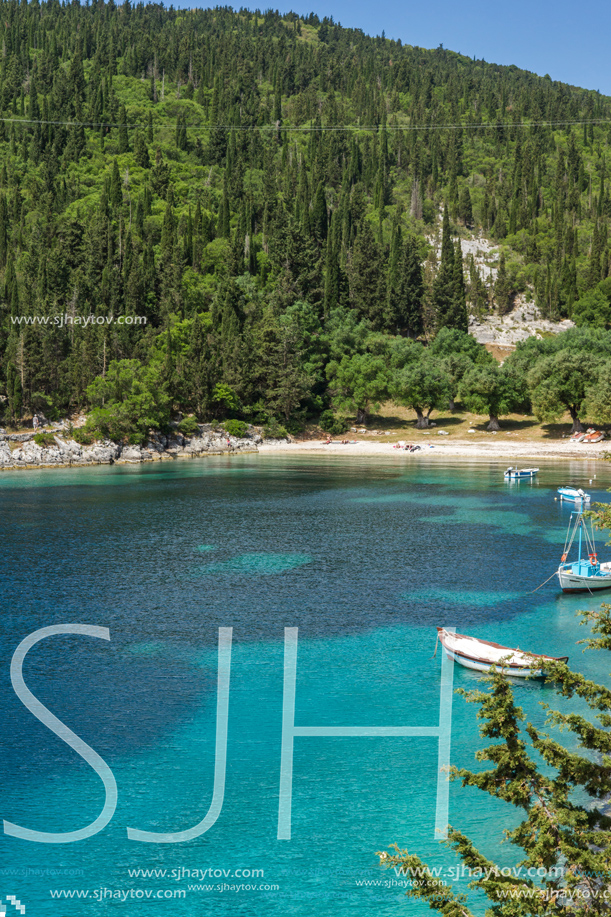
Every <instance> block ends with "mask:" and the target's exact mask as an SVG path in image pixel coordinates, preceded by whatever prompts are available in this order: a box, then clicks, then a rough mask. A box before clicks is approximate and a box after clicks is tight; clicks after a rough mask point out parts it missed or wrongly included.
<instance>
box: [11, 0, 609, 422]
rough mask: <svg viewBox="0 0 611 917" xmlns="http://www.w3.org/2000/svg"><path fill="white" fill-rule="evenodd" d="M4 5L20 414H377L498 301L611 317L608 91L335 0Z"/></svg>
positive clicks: (549, 312) (14, 390) (285, 418)
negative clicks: (368, 24)
mask: <svg viewBox="0 0 611 917" xmlns="http://www.w3.org/2000/svg"><path fill="white" fill-rule="evenodd" d="M0 10H1V14H2V15H1V16H0V34H1V37H2V58H1V76H0V80H1V84H0V106H1V113H0V114H1V118H2V120H0V394H2V393H4V398H3V399H2V402H1V403H0V420H1V419H2V412H4V422H5V423H10V422H13V423H15V422H17V420H18V419H19V418H20V417H22V416H24V415H29V414H31V413H32V411H33V410H39V411H43V412H44V413H45V414H46V415H47V416H49V417H52V416H54V415H57V414H58V413H60V412H66V411H68V410H74V409H76V408H83V407H85V408H90V407H94V408H96V409H97V411H98V415H97V421H96V422H97V423H98V428H99V429H100V430H102V431H105V432H106V433H108V430H109V426H108V423H106V425H105V420H104V417H105V416H106V420H108V412H109V410H111V407H109V405H112V404H115V405H119V404H121V403H122V402H123V401H125V398H126V394H129V396H130V397H131V398H132V400H133V405H132V407H133V406H134V405H135V410H136V413H137V414H138V416H139V417H140V418H142V422H149V421H150V422H151V423H162V422H164V420H167V418H168V417H169V416H170V413H171V411H172V410H177V409H180V410H182V411H184V412H193V413H195V414H196V415H197V417H198V418H199V419H202V420H203V419H210V418H213V417H226V416H231V417H236V418H243V419H246V420H251V421H256V422H261V423H268V424H270V423H271V424H272V426H273V424H275V423H278V422H281V423H283V424H288V426H289V427H291V425H292V426H296V425H298V424H299V422H301V421H303V419H305V418H306V417H308V416H316V415H318V414H319V413H320V412H321V411H323V410H325V409H328V408H329V407H330V406H331V407H339V408H342V407H343V408H345V409H346V410H353V411H354V412H356V411H357V409H358V410H359V411H360V419H361V420H362V418H363V416H364V413H365V410H366V408H367V405H368V404H369V403H370V402H374V401H375V400H376V399H378V398H381V397H385V396H387V395H388V393H389V392H390V393H391V394H392V385H393V384H394V383H393V379H389V378H388V368H389V367H390V366H391V365H392V366H393V367H394V369H395V370H396V373H397V374H399V373H400V372H404V373H405V372H407V369H406V367H408V365H411V364H412V363H413V362H414V360H415V356H416V355H417V358H418V360H420V359H421V358H422V355H423V353H424V352H425V351H424V348H422V347H421V346H420V345H416V344H413V341H412V340H411V339H417V338H421V339H423V340H427V341H429V342H431V341H433V340H434V339H435V336H436V335H438V333H439V331H440V330H441V329H450V331H451V332H453V331H456V332H461V331H462V332H464V331H466V328H467V320H468V311H469V310H470V311H475V312H477V313H479V314H482V313H485V312H486V311H487V310H488V309H490V308H491V307H492V305H493V300H494V305H495V307H498V308H499V309H500V310H501V311H506V310H509V309H510V308H511V303H512V297H513V296H514V295H515V293H517V292H521V293H524V294H525V295H526V297H527V298H528V297H529V296H532V297H534V298H535V299H536V302H537V304H538V305H539V307H540V308H541V309H542V311H543V312H544V314H545V315H546V316H547V317H550V318H557V317H563V316H564V317H566V316H568V317H573V318H574V319H575V320H576V322H577V323H578V324H580V323H581V324H590V325H594V326H600V327H603V328H604V327H609V326H611V279H609V278H608V275H609V231H608V230H609V221H610V218H611V194H610V184H611V180H610V176H609V164H608V160H609V145H610V143H611V100H610V99H609V98H607V97H603V96H601V95H599V94H598V93H596V92H592V91H586V90H583V89H577V88H575V87H571V86H567V85H565V84H561V83H557V82H553V81H552V80H551V79H550V78H549V77H543V78H541V77H538V76H535V75H533V74H532V73H528V72H525V71H521V70H518V69H517V68H515V67H499V66H495V65H492V64H487V63H485V62H483V61H472V60H470V59H468V58H465V57H462V56H460V55H458V54H455V53H452V52H450V51H447V50H444V49H443V48H439V49H437V50H435V51H425V50H422V49H419V48H413V47H410V46H407V45H403V46H402V45H401V43H400V42H394V41H390V40H388V39H386V38H385V37H383V36H382V37H379V38H369V37H367V36H365V35H363V34H362V33H361V32H360V31H355V30H350V29H345V28H341V27H340V26H338V25H336V24H334V23H333V22H332V21H329V20H323V21H320V20H319V19H318V18H317V17H316V16H314V15H311V16H310V17H308V18H307V19H305V20H303V19H299V18H298V17H297V16H293V15H289V16H287V17H284V18H282V17H281V16H280V15H278V14H277V13H273V12H268V13H265V14H262V13H260V12H248V11H244V10H242V11H240V12H239V13H238V12H233V11H232V10H230V9H215V10H196V11H177V10H173V9H164V8H163V7H162V6H158V5H147V6H144V5H138V6H136V7H132V6H130V4H129V2H125V3H124V4H123V5H122V6H115V4H114V3H112V2H111V3H103V2H98V0H94V2H92V3H90V4H89V5H87V6H83V5H79V3H78V2H73V3H70V4H66V5H61V4H60V3H58V2H53V0H51V2H48V3H38V2H30V3H29V4H26V3H23V2H22V3H17V2H14V0H11V2H1V3H0ZM444 211H445V212H444ZM442 216H443V219H442ZM442 230H443V231H442ZM479 231H482V232H483V233H484V234H485V235H487V236H488V237H489V238H491V239H492V240H494V241H495V242H497V243H499V244H501V246H502V254H501V258H500V262H499V264H498V276H497V278H496V281H495V283H494V285H493V286H492V287H491V286H487V285H486V284H485V283H484V281H483V279H482V278H481V277H480V275H479V273H478V270H477V267H476V265H475V263H473V261H472V260H471V261H470V262H469V263H463V258H462V254H461V249H460V244H459V237H460V234H461V233H462V234H463V235H464V234H465V233H468V232H479ZM435 237H438V238H439V239H440V240H442V244H441V248H440V251H439V250H438V249H437V246H436V245H434V244H431V240H433V239H434V238H435ZM448 333H449V332H446V334H445V337H443V336H442V338H441V341H442V342H443V341H445V344H443V343H442V344H440V345H439V348H438V350H439V353H444V347H445V351H447V353H446V358H447V355H448V353H449V354H450V356H451V355H452V353H453V352H454V351H453V349H452V348H453V347H454V345H452V346H451V347H450V348H449V350H448V341H450V340H454V341H455V342H456V341H459V339H460V340H461V341H462V338H461V337H460V335H459V337H456V338H451V337H448ZM469 346H470V345H468V344H464V342H463V343H461V344H460V345H459V344H456V346H455V347H454V350H456V352H457V353H458V351H462V352H463V353H465V354H466V353H467V352H468V351H469ZM433 352H434V348H432V347H428V348H427V349H426V357H427V360H428V361H429V364H431V361H432V359H433ZM471 357H473V355H471V356H470V357H469V359H470V360H471V363H470V364H469V365H470V366H471V364H473V365H475V363H477V361H478V359H479V357H477V356H476V357H473V359H471ZM482 360H483V362H485V360H484V359H483V357H482ZM127 361H129V362H127ZM459 362H460V361H459ZM517 362H519V361H517ZM427 371H430V372H433V375H434V374H435V372H437V370H436V369H435V367H434V366H433V367H431V365H429V366H428V370H427V367H426V366H424V365H423V366H422V367H421V372H422V373H425V375H426V372H427ZM465 371H466V370H465V366H464V365H463V366H462V370H461V373H460V374H459V375H460V378H461V379H462V377H463V376H464V375H465ZM444 372H445V373H446V375H445V376H444V379H445V380H446V381H444V383H443V384H444V385H445V386H446V388H445V389H444V390H443V397H445V394H447V391H446V390H447V385H448V383H447V378H448V375H447V374H448V372H449V373H450V377H451V378H452V379H453V382H452V385H454V387H455V388H456V385H457V378H458V377H457V376H456V374H455V375H454V376H452V372H454V370H452V367H451V366H450V364H449V363H447V362H446V364H445V369H444ZM94 380H95V381H94ZM429 381H430V380H429ZM440 384H441V383H440ZM4 386H6V387H5V388H4ZM450 387H452V386H450ZM438 388H439V386H438ZM514 388H515V386H514ZM440 391H441V389H440ZM450 394H453V393H452V392H451V393H450ZM514 396H515V397H514ZM514 396H512V397H513V403H517V402H516V399H517V400H519V399H520V398H521V400H522V402H524V399H525V398H527V395H525V394H524V392H523V391H521V394H519V397H518V395H517V394H515V392H514ZM437 397H442V395H438V396H437ZM138 399H139V400H138ZM404 400H405V399H404ZM412 400H413V399H412ZM406 403H407V402H406ZM104 412H106V415H105V413H104ZM126 429H127V428H126ZM120 432H121V430H119V433H120Z"/></svg>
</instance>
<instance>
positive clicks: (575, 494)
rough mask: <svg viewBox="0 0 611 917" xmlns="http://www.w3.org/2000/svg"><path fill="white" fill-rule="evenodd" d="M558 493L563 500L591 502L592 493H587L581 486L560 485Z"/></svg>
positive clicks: (568, 501)
mask: <svg viewBox="0 0 611 917" xmlns="http://www.w3.org/2000/svg"><path fill="white" fill-rule="evenodd" d="M558 494H559V495H560V499H561V500H566V502H567V503H589V502H590V494H587V493H586V492H585V491H584V490H582V489H581V487H570V486H567V487H559V488H558Z"/></svg>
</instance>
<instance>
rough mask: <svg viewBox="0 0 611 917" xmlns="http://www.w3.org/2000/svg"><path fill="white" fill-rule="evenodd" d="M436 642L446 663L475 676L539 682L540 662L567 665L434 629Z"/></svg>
mask: <svg viewBox="0 0 611 917" xmlns="http://www.w3.org/2000/svg"><path fill="white" fill-rule="evenodd" d="M437 639H438V640H439V641H440V642H441V645H442V646H443V648H444V650H445V652H446V655H447V657H448V659H452V660H453V661H454V662H456V663H458V665H462V666H464V667H465V668H466V669H472V670H473V671H474V672H491V671H492V669H493V667H494V668H495V670H498V671H502V672H504V673H505V674H506V675H511V676H512V677H515V678H541V677H543V675H544V673H543V672H542V670H541V668H540V667H539V666H540V665H541V663H539V664H537V660H539V659H541V660H542V662H543V661H545V662H568V656H560V657H556V656H544V655H541V654H540V653H525V652H524V651H523V650H520V649H514V648H513V647H510V646H503V645H502V644H500V643H493V642H492V641H490V640H479V639H477V638H476V637H468V636H467V635H466V634H457V633H455V632H454V631H447V630H446V629H445V628H443V627H438V628H437Z"/></svg>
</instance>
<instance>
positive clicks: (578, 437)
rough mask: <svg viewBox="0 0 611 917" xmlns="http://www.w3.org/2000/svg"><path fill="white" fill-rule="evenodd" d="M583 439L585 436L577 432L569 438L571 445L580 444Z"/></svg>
mask: <svg viewBox="0 0 611 917" xmlns="http://www.w3.org/2000/svg"><path fill="white" fill-rule="evenodd" d="M585 438H586V434H585V433H580V432H579V431H578V432H577V433H573V435H572V436H570V437H569V439H570V440H571V442H572V443H582V442H583V441H584V439H585Z"/></svg>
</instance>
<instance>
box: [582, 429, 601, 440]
mask: <svg viewBox="0 0 611 917" xmlns="http://www.w3.org/2000/svg"><path fill="white" fill-rule="evenodd" d="M604 438H605V434H604V433H603V432H602V431H601V430H588V432H587V433H586V435H585V436H584V438H583V442H584V443H600V442H602V441H603V439H604Z"/></svg>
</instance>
